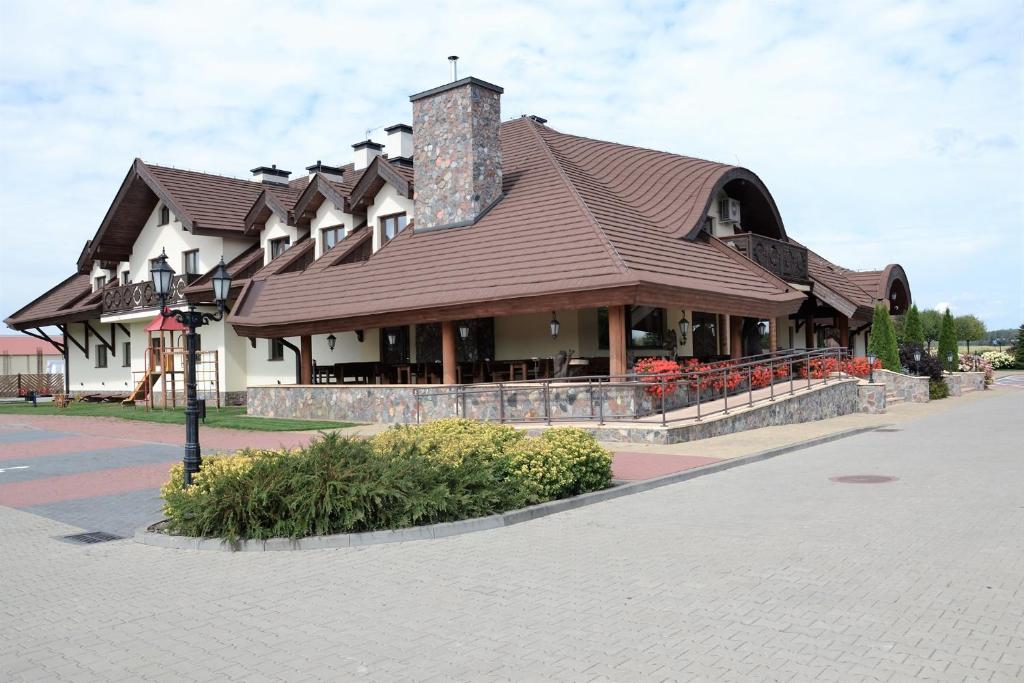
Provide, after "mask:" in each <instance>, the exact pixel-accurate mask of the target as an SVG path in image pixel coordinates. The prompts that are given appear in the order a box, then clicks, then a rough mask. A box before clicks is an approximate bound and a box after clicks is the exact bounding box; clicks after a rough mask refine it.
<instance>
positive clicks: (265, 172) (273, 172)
mask: <svg viewBox="0 0 1024 683" xmlns="http://www.w3.org/2000/svg"><path fill="white" fill-rule="evenodd" d="M291 174H292V172H291V171H282V170H281V169H279V168H278V167H277V164H271V165H270V166H257V167H256V168H254V169H252V179H253V180H255V181H256V182H257V183H266V184H267V185H287V184H288V176H290V175H291Z"/></svg>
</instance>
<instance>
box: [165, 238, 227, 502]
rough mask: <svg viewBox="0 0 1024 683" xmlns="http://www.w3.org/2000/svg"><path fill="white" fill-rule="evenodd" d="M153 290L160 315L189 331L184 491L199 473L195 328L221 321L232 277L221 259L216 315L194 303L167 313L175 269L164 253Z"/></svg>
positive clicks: (215, 274) (215, 295)
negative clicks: (168, 262) (157, 297)
mask: <svg viewBox="0 0 1024 683" xmlns="http://www.w3.org/2000/svg"><path fill="white" fill-rule="evenodd" d="M150 277H151V278H152V280H153V290H154V291H155V292H156V294H157V296H159V297H160V315H162V316H163V317H165V318H174V319H175V320H177V321H178V322H180V323H181V324H183V325H185V326H186V327H187V328H188V332H186V333H185V355H186V362H187V368H188V382H187V383H186V385H185V391H186V400H185V459H184V461H183V462H184V469H185V472H184V484H185V488H188V487H189V486H191V485H192V475H193V474H195V473H197V472H199V466H200V465H201V464H202V462H203V461H202V457H201V456H200V455H199V402H198V400H197V399H196V328H197V327H202V326H203V325H206V324H208V323H210V322H216V321H218V320H222V319H223V318H224V311H225V308H226V304H227V300H228V292H229V291H230V290H231V274H230V273H228V269H227V268H225V267H224V258H223V257H221V259H220V263H219V264H218V265H217V267H216V268H215V269H214V271H213V278H212V283H213V300H214V303H216V304H217V312H216V313H203V312H202V311H197V310H196V307H195V304H191V303H190V304H189V305H188V310H184V311H183V310H180V309H175V310H170V309H168V308H167V296H168V295H169V294H170V293H171V282H172V281H173V280H174V269H173V268H171V267H170V266H169V265H168V264H167V254H166V252H164V253H161V254H160V256H158V257H157V259H156V264H155V265H154V266H153V269H152V271H151V272H150Z"/></svg>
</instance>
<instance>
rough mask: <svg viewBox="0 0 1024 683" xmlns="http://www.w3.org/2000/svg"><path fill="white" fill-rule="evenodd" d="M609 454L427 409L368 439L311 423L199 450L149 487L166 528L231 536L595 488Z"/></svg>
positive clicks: (560, 437)
mask: <svg viewBox="0 0 1024 683" xmlns="http://www.w3.org/2000/svg"><path fill="white" fill-rule="evenodd" d="M611 461H612V456H611V453H609V452H608V451H607V450H605V449H604V448H602V447H601V446H600V445H599V444H598V443H597V441H596V440H595V439H594V437H593V436H591V435H590V434H588V433H586V432H584V431H582V430H579V429H574V428H570V427H557V428H553V429H549V430H547V431H546V432H544V433H543V435H542V436H540V437H537V438H527V437H526V436H525V435H524V434H523V433H522V432H519V431H517V430H515V429H513V428H511V427H507V426H500V425H493V424H487V423H477V422H472V421H470V420H461V419H452V420H439V421H437V422H433V423H430V424H427V425H423V426H418V427H411V426H400V427H394V428H392V429H389V430H388V431H386V432H383V433H381V434H379V435H377V436H376V437H374V438H373V439H372V440H369V441H368V440H363V439H345V438H341V437H339V436H337V435H336V434H322V435H321V436H319V437H317V438H316V439H314V440H313V441H312V442H311V443H310V444H309V445H308V446H307V447H306V448H303V449H297V450H292V451H265V450H262V451H256V450H246V451H242V452H240V453H237V454H234V455H227V456H212V457H207V458H204V459H203V465H202V468H201V469H200V471H199V473H198V474H197V475H196V476H195V477H194V479H193V485H192V486H191V487H189V488H188V489H182V466H181V465H180V464H178V465H175V466H174V467H173V468H172V469H171V477H170V480H169V481H168V482H167V483H166V484H165V485H164V486H163V488H162V489H161V496H162V497H163V500H164V513H165V514H166V515H167V518H168V523H167V531H168V533H172V534H180V535H186V536H201V537H216V538H223V539H225V540H227V541H229V542H231V543H237V542H239V541H241V540H244V539H266V538H277V537H287V538H301V537H304V536H313V535H327V534H337V533H353V532H361V531H376V530H382V529H398V528H403V527H409V526H418V525H425V524H434V523H438V522H452V521H457V520H461V519H470V518H473V517H483V516H486V515H491V514H496V513H499V512H505V511H508V510H513V509H518V508H522V507H525V506H527V505H532V504H534V503H540V502H543V501H546V500H552V499H555V498H563V497H566V496H571V495H577V494H580V493H585V492H587V491H595V490H598V489H602V488H607V487H608V486H610V485H611V480H612V474H611Z"/></svg>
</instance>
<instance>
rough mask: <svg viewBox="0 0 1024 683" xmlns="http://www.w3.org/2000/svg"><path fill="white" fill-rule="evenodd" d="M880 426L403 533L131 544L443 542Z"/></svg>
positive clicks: (279, 546)
mask: <svg viewBox="0 0 1024 683" xmlns="http://www.w3.org/2000/svg"><path fill="white" fill-rule="evenodd" d="M884 427H892V425H891V424H880V425H874V426H871V427H855V428H853V429H847V430H844V431H841V432H836V433H834V434H827V435H825V436H819V437H816V438H814V439H808V440H807V441H800V442H798V443H794V444H789V445H787V446H780V447H778V448H772V449H768V450H765V451H760V452H758V453H752V454H750V455H743V456H740V457H737V458H730V459H728V460H722V461H720V462H713V463H710V464H707V465H702V466H701V467H694V468H693V469H689V470H683V471H682V472H673V473H672V474H666V475H664V476H661V477H655V478H654V479H644V480H642V481H633V482H629V483H626V484H621V485H619V486H613V487H612V488H608V489H603V490H601V491H593V492H591V493H584V494H582V495H579V496H574V497H572V498H563V499H561V500H552V501H548V502H546V503H540V504H538V505H531V506H530V507H527V508H523V509H521V510H510V511H509V512H503V513H501V514H497V515H490V516H489V517H477V518H475V519H464V520H461V521H458V522H444V523H441V524H430V525H426V526H416V527H408V528H405V529H390V530H386V531H366V532H363V533H358V534H333V535H331V536H309V537H307V538H297V539H290V538H271V539H267V540H265V541H259V540H253V541H242V542H241V543H240V544H238V546H235V547H232V546H231V545H230V544H229V543H227V542H226V541H222V540H220V539H216V538H193V537H191V536H170V535H168V534H163V533H160V532H158V531H150V526H152V525H150V526H145V527H142V528H140V529H138V530H137V531H136V532H135V542H136V543H142V544H143V545H151V546H156V547H160V548H175V549H178V550H221V551H229V552H234V551H243V552H253V551H256V552H259V551H271V550H323V549H327V548H350V547H357V546H364V545H377V544H381V543H401V542H405V541H425V540H431V539H437V538H447V537H449V536H459V535H461V534H469V533H473V532H475V531H486V530H488V529H498V528H501V527H506V526H512V525H513V524H520V523H522V522H528V521H530V520H534V519H539V518H540V517H547V516H548V515H553V514H557V513H559V512H565V511H567V510H574V509H576V508H580V507H584V506H586V505H593V504H595V503H601V502H604V501H606V500H612V499H614V498H621V497H622V496H629V495H633V494H636V493H643V492H644V491H651V490H653V489H657V488H661V487H662V486H668V485H669V484H677V483H680V482H684V481H688V480H690V479H696V478H697V477H703V476H705V475H708V474H715V473H716V472H724V471H725V470H730V469H732V468H734V467H740V466H742V465H749V464H751V463H755V462H760V461H762V460H768V459H770V458H775V457H778V456H780V455H785V454H786V453H792V452H794V451H799V450H803V449H805V448H811V447H813V446H819V445H821V444H825V443H829V442H831V441H837V440H839V439H845V438H847V437H850V436H856V435H858V434H863V433H865V432H873V431H875V430H876V429H881V428H884Z"/></svg>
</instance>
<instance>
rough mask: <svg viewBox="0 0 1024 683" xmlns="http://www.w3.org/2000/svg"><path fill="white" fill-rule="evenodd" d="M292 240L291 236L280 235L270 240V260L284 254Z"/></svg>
mask: <svg viewBox="0 0 1024 683" xmlns="http://www.w3.org/2000/svg"><path fill="white" fill-rule="evenodd" d="M290 242H291V238H289V237H279V238H277V239H276V240H270V260H271V261H273V260H274V259H276V258H277V257H278V256H280V255H281V254H283V253H284V252H285V250H286V249H287V248H288V244H289V243H290Z"/></svg>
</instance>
